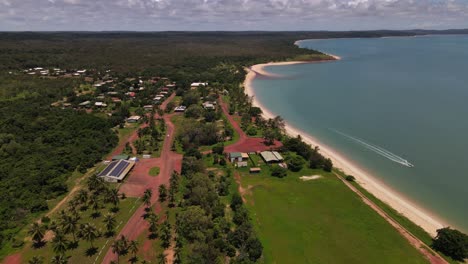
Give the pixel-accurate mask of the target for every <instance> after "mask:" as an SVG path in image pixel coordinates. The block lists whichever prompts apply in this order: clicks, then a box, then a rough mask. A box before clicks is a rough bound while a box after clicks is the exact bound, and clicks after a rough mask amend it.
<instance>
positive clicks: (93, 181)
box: [87, 174, 104, 191]
mask: <svg viewBox="0 0 468 264" xmlns="http://www.w3.org/2000/svg"><path fill="white" fill-rule="evenodd" d="M87 186H88V189H90V190H91V191H97V190H99V189H101V188H102V187H103V186H104V181H103V179H102V178H101V177H99V176H97V175H96V174H93V175H91V176H90V177H89V178H88V181H87Z"/></svg>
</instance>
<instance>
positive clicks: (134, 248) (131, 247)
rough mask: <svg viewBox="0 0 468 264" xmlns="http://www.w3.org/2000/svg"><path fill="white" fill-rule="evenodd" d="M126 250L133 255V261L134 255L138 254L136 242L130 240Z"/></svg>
mask: <svg viewBox="0 0 468 264" xmlns="http://www.w3.org/2000/svg"><path fill="white" fill-rule="evenodd" d="M128 250H129V251H130V253H132V254H133V259H136V257H137V256H136V254H137V253H138V241H136V240H132V241H130V244H129V245H128Z"/></svg>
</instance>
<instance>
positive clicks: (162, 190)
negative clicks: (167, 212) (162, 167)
mask: <svg viewBox="0 0 468 264" xmlns="http://www.w3.org/2000/svg"><path fill="white" fill-rule="evenodd" d="M166 199H167V187H166V185H164V184H161V185H159V202H161V203H164V202H165V201H166Z"/></svg>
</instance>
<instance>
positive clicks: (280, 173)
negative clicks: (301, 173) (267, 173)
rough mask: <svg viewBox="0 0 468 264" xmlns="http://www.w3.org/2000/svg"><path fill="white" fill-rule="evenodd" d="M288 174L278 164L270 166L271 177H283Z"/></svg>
mask: <svg viewBox="0 0 468 264" xmlns="http://www.w3.org/2000/svg"><path fill="white" fill-rule="evenodd" d="M287 175H288V172H287V170H286V169H285V168H282V167H280V166H274V167H273V168H271V176H273V177H278V178H284V177H286V176H287Z"/></svg>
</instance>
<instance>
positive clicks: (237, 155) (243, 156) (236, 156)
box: [228, 152, 249, 163]
mask: <svg viewBox="0 0 468 264" xmlns="http://www.w3.org/2000/svg"><path fill="white" fill-rule="evenodd" d="M228 157H229V160H230V161H231V163H234V162H236V161H237V162H242V161H246V160H248V159H249V155H248V154H247V153H242V152H231V153H229V154H228Z"/></svg>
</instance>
